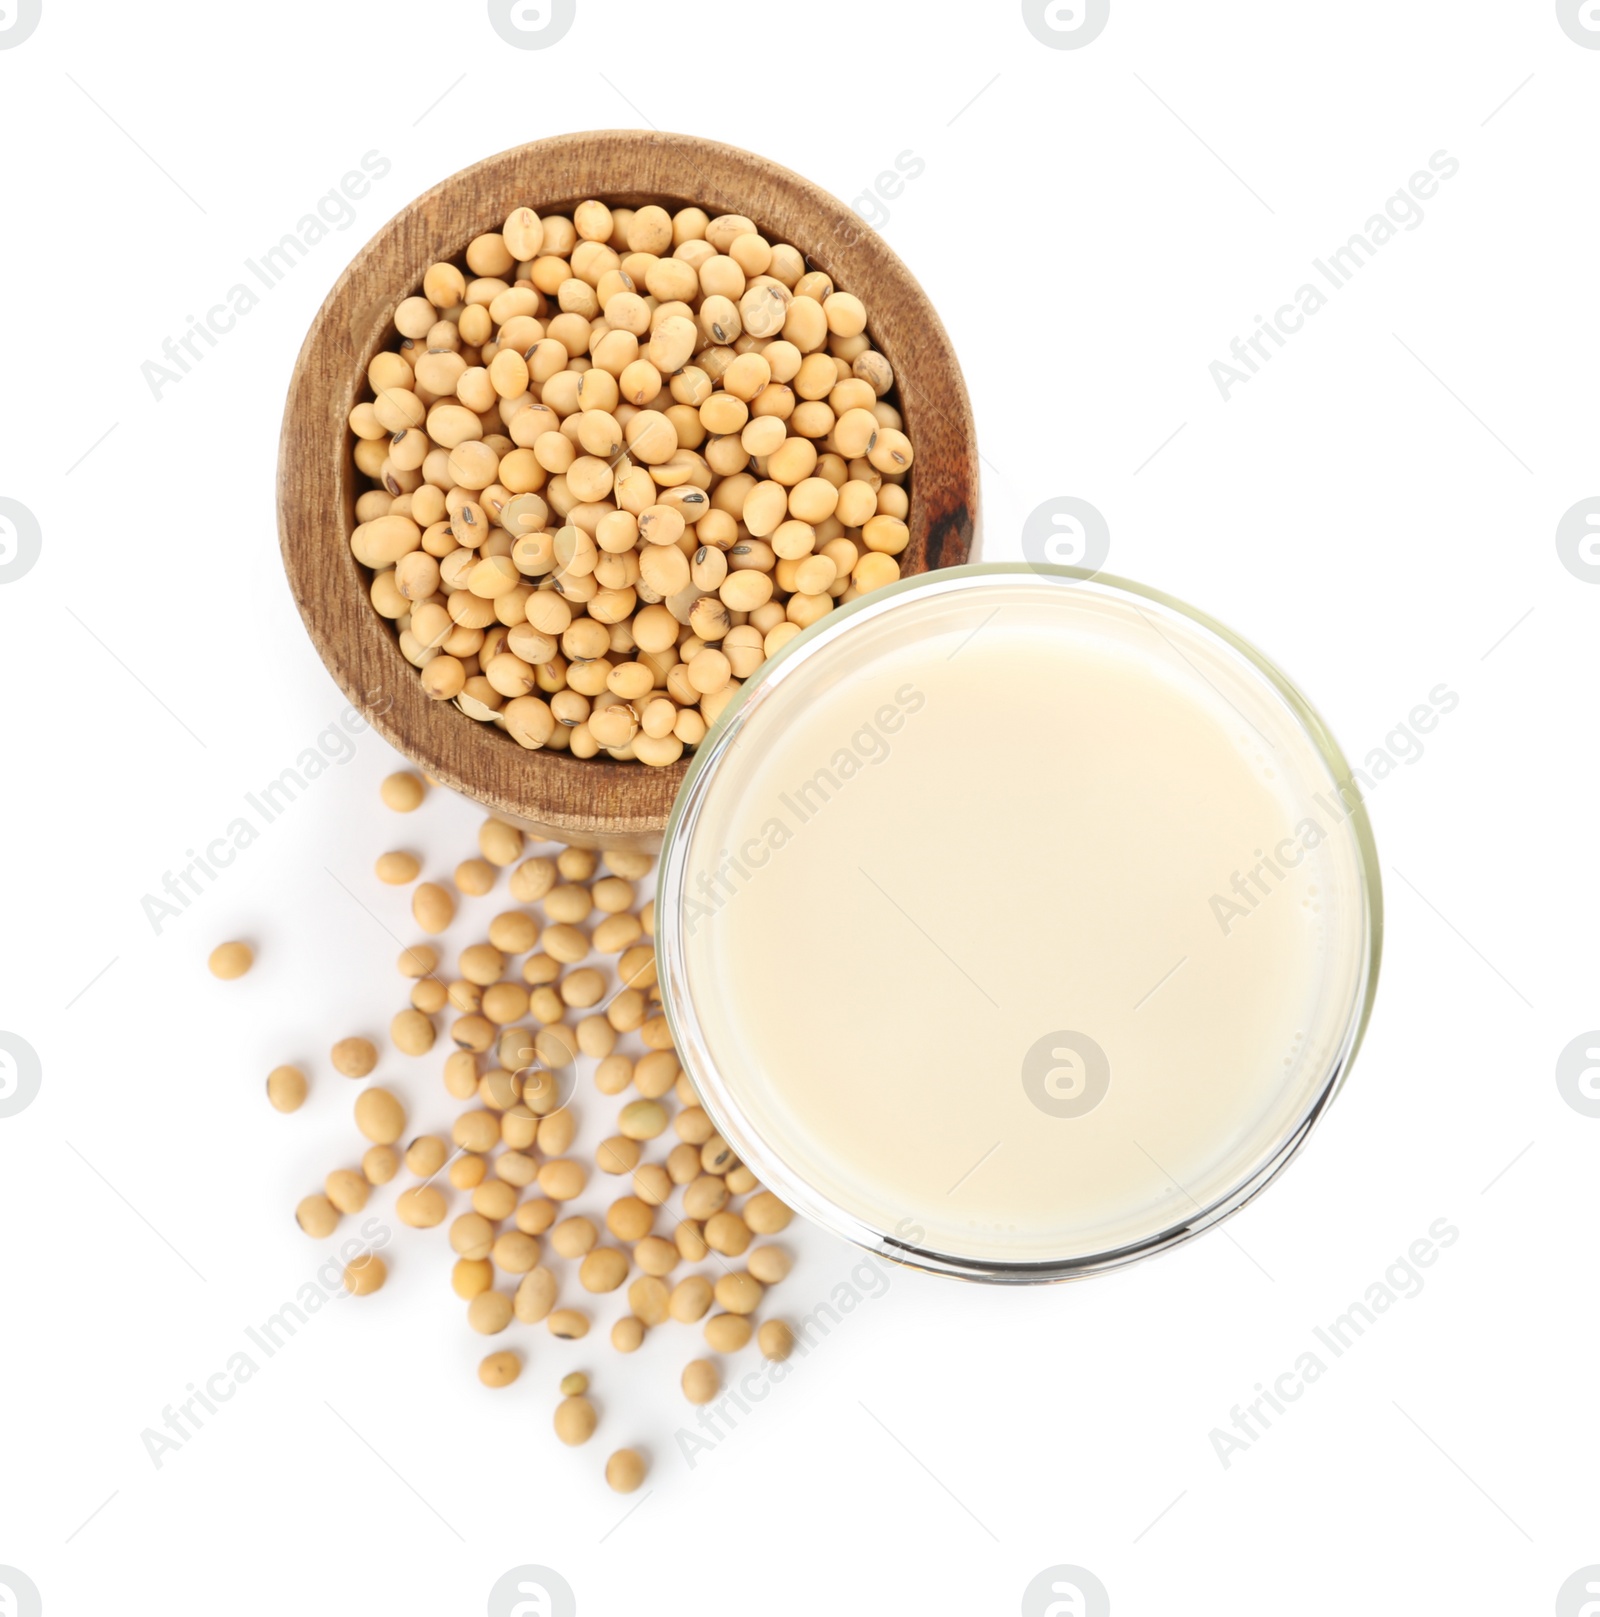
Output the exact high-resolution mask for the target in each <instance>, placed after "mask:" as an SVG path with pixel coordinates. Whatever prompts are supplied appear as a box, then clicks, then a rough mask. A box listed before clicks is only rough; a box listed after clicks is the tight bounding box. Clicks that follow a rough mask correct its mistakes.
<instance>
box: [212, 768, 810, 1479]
mask: <svg viewBox="0 0 1600 1617" xmlns="http://www.w3.org/2000/svg"><path fill="white" fill-rule="evenodd" d="M427 790H428V787H427V784H426V782H425V781H424V780H423V779H422V778H421V777H420V776H417V775H415V774H412V773H410V772H402V773H400V774H395V775H391V776H389V777H388V778H387V779H386V780H385V781H384V783H383V799H384V802H385V803H386V804H387V805H388V807H389V808H391V809H393V810H395V811H397V812H399V813H409V812H410V811H412V810H414V809H416V808H417V807H419V806H420V805H421V803H422V802H423V800H424V798H425V796H426V794H427ZM478 842H479V847H478V852H477V853H476V854H475V855H474V856H473V857H470V858H468V859H466V860H464V861H462V862H461V863H460V864H459V865H457V866H456V867H455V870H454V872H453V874H452V876H451V878H450V879H449V881H448V882H444V881H438V882H435V881H419V879H418V878H419V877H420V876H421V874H422V865H421V861H420V860H419V859H418V857H417V856H416V855H415V854H414V853H411V852H408V851H404V850H393V851H389V852H386V853H383V854H381V855H380V856H379V857H378V859H377V861H376V874H377V877H378V879H379V880H380V881H382V882H385V883H388V884H390V885H393V886H408V887H410V888H411V909H412V915H413V918H414V920H415V922H416V925H417V928H418V930H419V931H420V932H421V933H423V934H424V935H425V937H427V938H436V937H439V936H440V935H441V934H443V933H444V932H445V931H446V930H447V929H449V928H450V927H451V926H452V925H453V924H454V923H455V922H456V920H457V919H458V914H459V913H460V912H461V911H462V910H463V907H464V906H467V907H471V908H474V909H483V908H484V904H485V901H487V907H488V909H489V910H490V911H492V914H490V916H489V918H488V919H487V920H486V921H485V922H484V924H483V925H482V927H481V929H477V928H475V930H481V936H480V937H479V938H478V940H477V941H475V942H472V943H470V944H468V945H467V946H466V947H465V948H463V949H461V950H460V952H459V954H458V955H457V957H456V958H455V959H454V960H453V961H451V960H447V959H445V958H444V957H443V955H442V953H441V948H440V946H439V945H437V944H435V943H432V942H427V941H420V940H419V941H418V942H416V943H413V944H411V945H410V946H408V947H406V948H405V949H403V950H402V952H401V954H400V956H399V959H398V961H397V966H398V970H399V973H400V976H401V977H402V978H403V979H405V980H406V981H407V982H408V983H409V985H410V986H409V990H408V994H407V998H408V1003H407V1004H406V1005H405V1006H403V1007H402V1008H401V1009H400V1010H399V1011H398V1012H397V1013H396V1014H395V1016H394V1018H393V1021H392V1022H391V1024H390V1028H389V1039H390V1042H391V1043H392V1044H393V1046H394V1048H395V1050H396V1051H397V1052H398V1053H399V1054H401V1055H403V1056H407V1057H411V1058H424V1057H428V1056H430V1055H433V1054H434V1053H435V1052H436V1049H437V1047H438V1044H439V1042H440V1034H441V1033H443V1034H444V1040H443V1043H444V1045H445V1047H446V1053H445V1055H444V1058H443V1061H442V1063H441V1068H442V1071H441V1077H442V1089H443V1092H444V1098H445V1099H447V1100H448V1101H449V1102H450V1103H452V1104H453V1107H454V1108H455V1109H456V1112H455V1117H454V1121H453V1123H452V1124H451V1125H450V1126H449V1128H448V1129H447V1130H444V1129H442V1130H440V1131H438V1132H430V1133H419V1134H413V1133H411V1130H410V1120H409V1119H408V1117H407V1113H406V1108H405V1105H404V1104H403V1102H402V1101H401V1099H400V1097H399V1096H398V1095H396V1094H395V1093H394V1091H393V1090H392V1089H390V1088H388V1087H387V1086H385V1085H384V1084H382V1083H381V1082H368V1080H369V1079H371V1078H372V1077H373V1075H374V1074H375V1073H377V1072H378V1069H379V1067H380V1065H382V1063H383V1058H382V1057H381V1056H380V1051H379V1048H378V1045H377V1043H376V1042H374V1041H373V1040H371V1039H368V1038H366V1037H364V1036H362V1035H360V1034H347V1035H345V1036H342V1037H340V1038H338V1039H337V1040H336V1041H334V1042H333V1043H332V1045H331V1048H330V1052H329V1063H330V1065H331V1067H332V1068H333V1070H334V1071H335V1072H336V1073H338V1074H341V1075H342V1077H343V1079H346V1080H353V1081H355V1082H357V1083H361V1084H362V1085H363V1087H362V1088H361V1089H360V1090H359V1092H358V1093H357V1094H356V1096H355V1099H354V1102H353V1107H352V1109H353V1114H354V1121H355V1125H356V1130H357V1131H358V1133H359V1136H360V1137H361V1141H362V1144H361V1145H360V1146H358V1147H356V1149H355V1150H353V1151H352V1160H351V1161H350V1162H347V1163H344V1164H340V1165H338V1166H335V1167H334V1168H332V1170H331V1171H330V1172H329V1173H328V1174H327V1177H326V1179H325V1181H324V1183H323V1185H322V1188H321V1189H320V1190H317V1191H313V1192H311V1193H310V1194H308V1195H307V1196H305V1197H304V1199H303V1200H302V1201H301V1202H300V1204H299V1206H298V1207H297V1209H296V1211H295V1216H296V1219H297V1220H298V1222H299V1225H300V1227H301V1229H303V1230H304V1231H305V1233H306V1234H307V1235H309V1236H311V1237H313V1238H314V1239H316V1240H325V1239H327V1238H328V1237H330V1236H332V1235H333V1234H334V1233H335V1232H336V1231H337V1229H338V1228H339V1225H340V1223H341V1221H342V1220H343V1219H345V1218H350V1217H355V1216H357V1215H359V1214H361V1213H362V1212H363V1211H364V1210H365V1209H366V1207H367V1203H368V1199H369V1197H371V1196H372V1194H373V1192H374V1191H375V1190H376V1189H377V1188H378V1187H380V1186H387V1185H390V1184H391V1183H393V1184H395V1185H396V1188H397V1194H396V1199H395V1203H394V1211H395V1216H396V1217H397V1219H398V1220H399V1221H400V1222H401V1223H402V1224H405V1225H407V1226H410V1227H411V1228H413V1229H416V1230H418V1231H430V1230H436V1229H438V1230H442V1231H443V1232H444V1233H443V1238H444V1239H447V1240H448V1241H449V1243H450V1246H451V1248H452V1249H453V1251H454V1252H455V1255H456V1257H455V1265H454V1269H453V1271H452V1277H451V1284H452V1286H453V1289H454V1292H455V1303H456V1306H457V1307H458V1308H459V1310H460V1312H461V1315H462V1317H463V1320H464V1324H465V1326H466V1327H467V1328H468V1329H470V1330H472V1331H476V1332H478V1333H479V1334H481V1335H483V1336H485V1337H499V1336H501V1335H502V1333H505V1332H507V1331H512V1332H513V1334H514V1335H516V1336H518V1337H523V1336H525V1335H526V1332H525V1331H519V1330H516V1329H515V1328H516V1327H518V1326H520V1327H534V1326H542V1327H543V1334H547V1336H548V1337H549V1338H553V1339H555V1340H557V1341H558V1342H561V1343H573V1342H582V1341H583V1340H584V1339H585V1338H587V1337H588V1336H589V1334H590V1332H591V1330H592V1329H593V1328H594V1327H595V1325H596V1323H597V1321H596V1314H597V1312H599V1311H601V1310H605V1311H607V1312H609V1313H610V1314H611V1315H612V1316H613V1317H612V1319H611V1321H610V1323H609V1326H608V1327H607V1328H608V1331H609V1339H610V1345H611V1348H612V1349H613V1350H614V1351H615V1352H616V1353H617V1354H621V1355H626V1354H630V1353H633V1352H635V1351H636V1350H637V1349H638V1348H639V1347H640V1346H641V1345H642V1344H643V1342H644V1340H645V1337H646V1335H647V1333H649V1332H651V1331H653V1330H656V1329H658V1328H659V1329H664V1330H667V1331H673V1332H685V1333H687V1331H688V1330H689V1329H690V1328H692V1327H695V1326H698V1327H699V1328H700V1334H701V1337H702V1340H703V1342H704V1345H705V1350H706V1351H707V1352H708V1353H709V1354H710V1355H712V1357H706V1356H699V1357H692V1358H690V1359H689V1362H688V1363H687V1364H686V1366H685V1368H684V1370H683V1374H682V1388H683V1392H684V1395H685V1396H686V1397H687V1398H688V1399H689V1400H690V1401H691V1402H694V1403H702V1404H703V1403H708V1402H710V1401H711V1400H712V1399H714V1398H715V1397H717V1395H718V1393H719V1391H720V1389H721V1384H722V1376H721V1372H720V1369H719V1367H718V1360H719V1359H720V1358H721V1357H723V1356H725V1355H729V1354H734V1353H738V1352H739V1351H740V1350H741V1349H743V1348H745V1347H747V1346H748V1345H749V1344H750V1343H751V1342H752V1341H754V1342H755V1343H756V1345H757V1346H758V1348H759V1350H760V1352H761V1353H762V1354H763V1355H765V1356H766V1358H768V1359H769V1360H773V1361H782V1360H784V1359H787V1358H788V1356H789V1354H790V1352H791V1351H792V1349H793V1347H794V1336H793V1333H792V1331H791V1329H790V1327H789V1326H788V1324H786V1323H785V1322H784V1321H783V1320H782V1319H780V1318H778V1317H776V1316H774V1315H772V1314H771V1313H770V1311H769V1309H770V1303H769V1294H770V1288H772V1287H773V1286H775V1285H777V1284H778V1282H780V1281H781V1280H783V1279H784V1278H785V1277H786V1276H787V1275H788V1273H789V1269H790V1263H791V1259H790V1255H789V1253H788V1251H787V1250H786V1249H785V1248H783V1247H781V1246H778V1245H774V1244H772V1240H771V1238H772V1237H774V1236H776V1235H778V1234H779V1233H780V1232H781V1231H782V1230H784V1229H785V1228H786V1226H787V1225H788V1224H789V1221H790V1217H791V1214H790V1212H789V1209H788V1208H787V1207H785V1206H784V1204H783V1203H782V1202H780V1201H779V1200H778V1198H777V1197H776V1196H774V1195H772V1193H771V1192H770V1191H765V1190H763V1189H762V1188H761V1186H760V1185H759V1184H757V1182H756V1179H755V1176H754V1174H752V1173H751V1171H750V1170H749V1169H748V1168H747V1167H745V1166H744V1165H743V1164H742V1163H741V1162H740V1161H739V1160H738V1159H737V1158H736V1157H735V1156H734V1154H733V1152H732V1151H731V1150H730V1148H729V1147H728V1145H727V1143H726V1142H725V1141H724V1140H722V1139H721V1138H720V1137H719V1136H718V1134H717V1133H716V1130H715V1128H714V1127H713V1125H712V1123H711V1120H710V1118H709V1117H708V1116H707V1115H706V1113H705V1111H704V1110H703V1109H702V1108H701V1106H700V1104H699V1101H698V1099H697V1097H696V1095H695V1092H694V1090H693V1088H692V1087H691V1086H690V1083H689V1080H688V1078H687V1076H686V1075H685V1074H684V1072H683V1071H682V1069H681V1068H680V1066H679V1064H678V1057H677V1054H676V1052H675V1051H674V1049H673V1044H672V1037H671V1033H670V1031H669V1029H668V1026H667V1022H666V1018H665V1017H664V1016H663V1015H662V1012H661V1006H660V990H659V987H658V985H657V980H656V964H655V950H654V947H653V944H652V941H651V940H652V937H653V934H654V928H655V918H654V904H653V902H645V903H641V902H640V900H639V894H638V891H637V887H636V883H638V882H640V881H641V880H642V879H643V878H645V877H646V876H648V875H649V873H650V870H651V867H652V865H653V862H654V861H653V859H652V858H651V856H650V855H648V854H638V853H621V852H607V853H603V854H596V853H593V852H591V851H589V850H587V849H582V848H565V849H561V850H559V851H557V852H555V853H553V854H552V855H550V856H542V855H540V856H531V857H530V856H529V854H528V849H527V847H526V845H525V841H524V837H523V834H522V832H521V831H519V830H518V829H516V828H515V827H514V826H511V825H507V824H505V823H504V822H502V821H499V820H494V819H491V820H487V821H485V822H484V823H483V825H482V827H481V829H480V832H479V838H478ZM474 918H475V917H474ZM253 961H254V955H253V952H252V951H251V950H250V949H249V948H248V946H246V945H244V944H242V943H236V942H235V943H224V944H221V945H219V946H218V948H217V949H216V950H215V951H214V952H213V955H212V959H211V969H212V971H213V973H214V974H215V975H216V976H218V977H220V978H223V979H225V980H231V979H236V978H238V977H241V976H243V975H244V974H245V973H246V972H248V971H249V969H250V967H251V965H252V964H253ZM591 961H598V962H599V963H597V964H596V963H590V962H591ZM628 1049H632V1050H634V1051H635V1052H636V1053H633V1054H629V1053H627V1051H628ZM580 1062H581V1068H582V1069H588V1076H587V1077H583V1078H581V1079H580V1070H581V1068H580ZM310 1086H311V1079H310V1078H309V1077H308V1075H307V1074H306V1072H305V1071H304V1070H303V1069H301V1068H299V1067H295V1066H281V1067H278V1068H276V1069H275V1070H274V1071H273V1072H272V1073H271V1074H270V1075H269V1076H268V1078H267V1086H266V1087H267V1097H268V1100H269V1101H270V1102H271V1104H272V1106H273V1107H274V1108H276V1109H277V1110H278V1111H280V1112H293V1111H297V1110H298V1109H299V1108H300V1106H301V1105H302V1104H303V1103H304V1101H305V1099H306V1096H307V1094H308V1092H309V1089H310ZM580 1091H581V1092H582V1093H580ZM589 1106H601V1107H605V1108H608V1109H609V1110H611V1111H612V1112H613V1113H614V1123H613V1124H612V1127H611V1131H610V1133H609V1134H608V1135H607V1137H606V1138H605V1139H604V1140H603V1141H602V1142H601V1144H600V1145H599V1146H598V1148H597V1149H595V1150H594V1151H593V1153H592V1155H588V1156H587V1157H586V1156H585V1155H583V1154H580V1153H578V1152H577V1151H576V1150H575V1145H576V1142H577V1138H578V1133H579V1114H580V1112H581V1111H582V1110H583V1109H585V1108H586V1107H589ZM356 1246H359V1243H352V1244H351V1249H353V1248H354V1247H356ZM387 1277H388V1267H387V1264H386V1263H385V1260H384V1259H383V1257H381V1256H380V1255H379V1254H378V1252H377V1251H374V1250H365V1249H362V1250H352V1255H351V1256H350V1257H349V1261H348V1266H347V1268H346V1270H345V1279H344V1283H345V1289H346V1290H347V1291H348V1292H349V1293H350V1294H351V1295H352V1296H355V1297H365V1296H370V1295H372V1294H373V1293H375V1292H377V1291H378V1290H380V1289H381V1288H382V1286H383V1285H384V1283H385V1281H386V1279H387ZM613 1297H619V1298H620V1300H621V1302H622V1303H623V1304H625V1306H622V1307H619V1306H617V1305H615V1304H611V1305H610V1306H609V1307H608V1300H609V1299H611V1298H613ZM561 1351H569V1352H570V1351H571V1350H566V1349H563V1350H561ZM578 1351H580V1352H581V1351H582V1350H578ZM522 1369H523V1355H522V1352H521V1351H519V1350H518V1348H516V1347H511V1348H505V1347H501V1348H497V1349H495V1350H493V1351H490V1352H488V1353H487V1354H486V1356H485V1357H484V1358H483V1360H482V1363H481V1364H480V1366H479V1370H478V1374H479V1379H480V1380H481V1381H482V1383H483V1385H484V1386H485V1387H490V1388H502V1387H507V1386H510V1385H511V1384H512V1383H513V1382H515V1381H516V1380H517V1379H518V1378H519V1376H520V1375H521V1373H522ZM590 1380H591V1377H590V1373H589V1372H586V1371H582V1370H576V1369H575V1370H573V1371H572V1372H571V1373H570V1374H568V1375H567V1376H566V1377H565V1378H564V1379H563V1381H562V1383H561V1392H562V1398H561V1401H560V1403H559V1404H558V1405H557V1406H556V1408H555V1410H554V1411H553V1414H552V1421H553V1425H554V1429H555V1433H556V1436H557V1437H558V1438H559V1439H560V1440H561V1441H562V1442H563V1443H567V1444H574V1445H576V1444H582V1443H586V1442H587V1441H588V1440H589V1438H590V1437H591V1436H592V1435H593V1434H594V1432H595V1431H596V1429H597V1426H598V1425H599V1424H600V1415H599V1413H598V1412H597V1410H596V1407H595V1404H594V1402H593V1401H592V1400H591V1399H590V1398H589V1396H588V1394H589V1391H590ZM647 1466H648V1461H647V1459H646V1457H645V1455H644V1454H642V1453H641V1452H640V1451H639V1450H637V1449H635V1448H621V1449H618V1450H616V1451H615V1452H613V1453H612V1455H611V1457H610V1459H609V1460H608V1462H607V1464H606V1480H607V1481H608V1482H609V1483H610V1484H611V1486H612V1487H613V1488H616V1489H617V1490H618V1491H620V1492H631V1491H632V1490H633V1489H634V1488H637V1487H638V1486H639V1485H640V1483H641V1482H642V1481H643V1479H644V1476H645V1474H646V1470H647Z"/></svg>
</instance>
